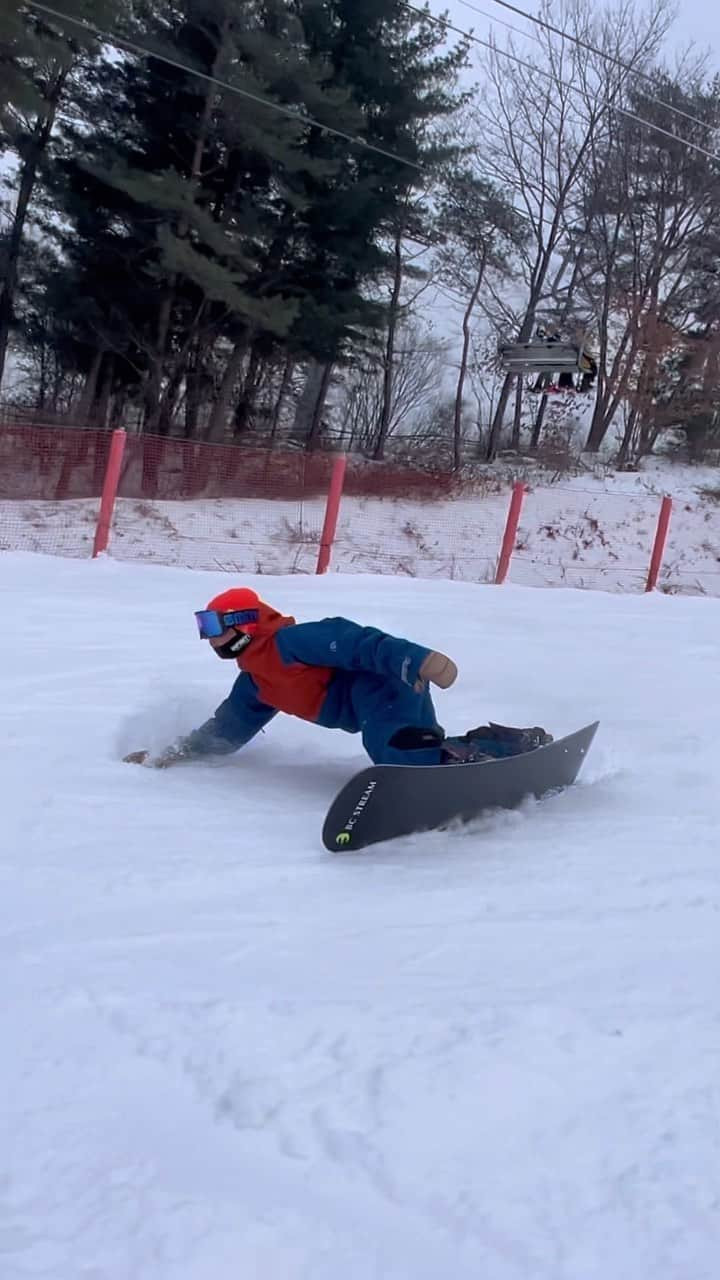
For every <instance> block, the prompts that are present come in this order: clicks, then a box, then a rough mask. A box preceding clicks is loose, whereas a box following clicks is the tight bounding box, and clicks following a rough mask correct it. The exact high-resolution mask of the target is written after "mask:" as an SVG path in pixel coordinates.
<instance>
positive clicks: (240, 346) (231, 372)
mask: <svg viewBox="0 0 720 1280" xmlns="http://www.w3.org/2000/svg"><path fill="white" fill-rule="evenodd" d="M246 351H247V339H246V338H245V337H243V338H240V339H238V341H237V342H236V343H235V346H234V347H233V349H232V352H231V354H230V358H229V360H228V362H227V364H226V366H225V372H224V374H223V376H222V382H221V383H220V389H219V391H218V393H217V396H216V398H215V403H214V405H213V407H212V410H211V413H210V419H209V421H208V424H207V430H206V432H205V439H206V440H209V441H211V442H212V443H213V444H217V443H219V441H221V440H223V439H224V438H225V432H226V428H227V418H228V411H229V408H230V401H231V399H232V395H233V392H234V390H235V385H236V383H237V380H238V378H239V376H240V370H241V368H242V362H243V360H244V359H245V352H246Z"/></svg>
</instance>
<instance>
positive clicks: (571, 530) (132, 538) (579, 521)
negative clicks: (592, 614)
mask: <svg viewBox="0 0 720 1280" xmlns="http://www.w3.org/2000/svg"><path fill="white" fill-rule="evenodd" d="M111 439H112V432H109V431H98V430H83V429H78V428H74V427H70V426H67V425H63V424H58V425H47V426H37V425H32V424H28V423H21V422H8V421H5V422H4V423H3V422H2V420H0V549H5V550H31V551H43V552H49V553H55V554H61V555H73V556H84V555H89V554H91V551H92V546H93V537H94V532H95V525H96V521H97V515H98V509H99V497H100V494H101V492H102V487H103V479H104V476H105V470H106V465H107V461H108V457H109V454H110V443H111ZM335 463H336V458H335V456H334V455H332V454H322V453H315V454H306V453H304V452H302V451H300V450H296V451H295V450H292V449H289V448H285V449H283V450H268V449H261V448H257V447H241V446H237V445H212V444H206V443H200V442H195V441H186V440H179V439H174V438H165V437H157V436H137V435H132V434H130V435H128V436H127V437H126V438H125V449H124V455H123V461H122V467H121V473H120V481H119V497H118V499H117V501H116V505H115V511H114V516H113V521H112V528H111V536H110V553H111V554H112V555H113V556H115V557H117V558H120V559H128V560H131V559H132V560H135V559H139V560H147V561H152V562H155V563H159V564H174V565H183V566H188V567H192V568H222V569H226V570H227V571H229V572H230V571H234V572H238V571H240V572H243V571H245V572H248V571H249V572H259V573H291V572H302V573H312V572H314V570H315V567H316V564H317V558H318V549H319V544H320V538H321V531H322V528H323V520H324V516H325V505H326V499H327V493H328V489H329V485H330V477H331V475H332V472H333V467H334V465H335ZM509 498H510V486H509V484H508V483H507V482H498V483H496V484H494V485H493V483H492V482H489V483H484V482H483V484H480V485H478V484H476V486H475V487H474V488H473V490H472V491H469V492H463V491H462V490H461V488H460V486H459V484H458V481H457V479H455V478H453V477H451V476H448V475H429V474H427V473H419V472H417V471H411V470H409V469H406V468H401V467H398V466H388V465H384V464H382V465H381V464H373V463H368V462H367V461H366V460H363V459H355V458H353V459H350V460H349V462H348V467H347V472H346V476H345V486H344V492H343V498H342V503H341V508H340V518H339V522H338V527H337V534H336V538H335V542H334V546H333V550H332V561H331V564H332V568H333V569H334V570H335V571H338V572H363V573H392V574H406V575H408V576H414V577H441V578H456V579H462V580H466V581H474V582H491V581H493V579H494V576H495V570H496V567H497V563H498V556H499V552H500V546H501V543H502V538H503V532H504V529H505V522H506V518H507V511H508V502H509ZM659 510H660V495H659V494H657V495H656V494H653V493H648V492H646V491H645V490H642V489H640V488H638V490H637V491H635V492H627V491H623V490H621V489H618V491H617V492H612V491H611V492H608V491H607V489H600V488H597V489H593V488H592V487H590V486H587V487H586V488H584V487H582V485H581V484H574V483H573V482H572V481H569V482H566V483H565V484H562V485H548V486H545V487H541V488H535V487H530V490H529V492H528V493H527V494H526V497H525V500H524V505H523V508H522V512H521V517H520V524H519V529H518V535H517V539H516V546H515V550H514V554H513V557H512V561H511V564H510V572H509V581H510V582H512V583H517V584H520V585H533V586H548V585H552V586H568V587H586V588H587V587H590V588H597V589H602V590H611V591H642V590H643V588H644V586H645V583H646V580H647V575H648V568H649V564H650V556H651V552H652V547H653V542H654V538H655V532H656V528H657V518H658V514H659ZM658 585H659V588H660V589H661V590H665V591H688V592H695V593H706V594H712V595H719V594H720V508H718V510H717V514H715V509H714V508H712V507H710V506H708V504H707V503H705V504H703V503H702V502H701V500H700V498H699V497H698V496H697V495H694V496H692V495H691V496H690V497H689V498H688V499H687V500H677V501H675V503H674V507H673V513H672V519H671V523H670V532H669V538H668V542H667V547H666V551H665V556H664V560H663V565H662V569H661V573H660V578H659V582H658Z"/></svg>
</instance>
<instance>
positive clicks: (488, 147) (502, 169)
mask: <svg viewBox="0 0 720 1280" xmlns="http://www.w3.org/2000/svg"><path fill="white" fill-rule="evenodd" d="M545 8H546V11H547V6H545ZM553 16H554V20H555V23H557V26H558V27H562V28H563V30H565V31H567V32H569V34H570V35H571V36H573V37H576V38H577V40H578V41H579V42H580V43H573V42H571V41H566V40H563V39H562V37H561V36H559V35H556V34H555V32H554V31H553V30H550V29H544V28H542V29H541V30H540V31H539V32H538V33H537V43H538V45H539V52H535V51H533V52H532V54H530V55H527V54H521V53H520V52H519V51H518V49H517V47H516V45H515V44H514V42H513V40H512V38H510V39H509V40H508V43H507V45H506V47H505V49H500V48H499V47H497V46H495V47H494V48H493V49H492V51H491V52H490V53H489V55H488V56H487V58H486V59H485V71H486V75H487V86H486V91H485V92H484V94H483V100H482V103H481V105H480V106H478V107H477V108H476V111H475V122H474V127H475V131H476V136H477V145H478V150H479V151H480V154H481V155H482V157H483V166H484V168H485V171H486V172H487V174H488V176H489V177H491V178H492V179H493V180H494V181H495V182H497V183H499V184H500V185H501V186H502V188H503V189H504V190H508V191H511V192H513V193H514V195H515V203H516V207H517V209H518V210H520V211H521V212H522V213H523V215H524V217H525V219H526V220H527V223H528V226H529V230H530V237H529V239H528V241H527V244H526V247H525V248H523V249H522V250H520V252H519V255H518V258H519V263H520V267H521V270H522V275H523V277H524V301H523V304H522V306H521V308H520V323H519V333H518V332H516V333H513V334H512V335H510V336H512V337H513V338H519V340H520V341H527V340H528V339H529V338H530V337H532V334H533V331H534V328H535V324H536V321H537V318H538V315H539V313H540V312H541V311H542V309H543V308H545V309H547V310H548V311H549V312H551V313H552V315H553V316H555V317H557V315H558V313H562V308H563V306H564V305H566V304H567V299H568V287H569V285H570V284H571V283H572V284H573V287H574V284H575V283H576V282H577V276H576V274H575V273H574V270H573V261H574V250H575V245H574V244H573V236H575V237H577V236H578V235H579V237H580V239H582V236H583V234H584V224H583V222H582V217H581V191H582V179H583V175H584V173H585V171H586V167H587V164H588V159H589V155H590V152H591V149H592V147H593V146H594V145H595V146H597V145H598V143H599V139H600V138H601V137H602V136H603V134H604V132H605V131H606V130H607V128H608V123H609V121H610V120H611V118H612V114H613V112H614V110H616V109H617V108H618V107H619V106H620V105H621V104H622V102H623V100H624V95H625V92H626V83H627V81H628V71H627V70H626V68H627V67H629V66H632V67H634V68H637V69H638V70H641V69H642V68H643V67H644V66H645V65H647V63H648V60H649V59H650V58H651V57H652V56H653V55H654V54H655V53H656V51H657V49H658V48H659V46H660V44H661V42H662V39H663V36H664V34H665V32H666V30H667V28H668V26H669V25H670V15H669V12H668V8H667V5H666V0H656V3H655V5H654V7H653V9H652V10H651V11H650V12H649V13H648V14H645V15H642V16H638V15H637V13H636V11H635V8H634V5H633V2H632V0H624V2H621V3H620V4H618V5H616V6H615V7H614V8H612V9H605V10H602V11H600V12H599V13H598V10H597V7H596V6H594V5H592V4H591V3H590V0H564V2H563V4H562V5H561V7H560V12H559V14H558V13H556V12H554V14H553ZM606 55H607V56H606ZM610 59H612V60H610ZM562 264H564V266H563V269H562V270H561V271H559V272H558V266H560V265H562ZM514 376H515V375H511V374H509V375H508V376H507V378H506V379H505V383H504V385H503V388H502V392H501V394H500V397H499V401H498V404H497V407H496V410H495V414H494V417H493V421H492V424H491V429H490V433H489V439H488V447H487V455H488V458H492V457H493V456H494V455H495V453H496V451H497V448H498V444H499V441H500V436H501V432H502V428H503V423H504V417H505V410H506V406H507V402H508V399H509V396H510V392H511V389H512V383H513V378H514ZM518 413H519V410H518V408H516V418H517V416H518ZM516 429H517V424H516Z"/></svg>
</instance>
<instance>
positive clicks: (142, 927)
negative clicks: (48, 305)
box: [0, 554, 720, 1280]
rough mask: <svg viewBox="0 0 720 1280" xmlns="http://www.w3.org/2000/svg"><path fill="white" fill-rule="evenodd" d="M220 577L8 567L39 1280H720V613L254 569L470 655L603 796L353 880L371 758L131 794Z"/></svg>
mask: <svg viewBox="0 0 720 1280" xmlns="http://www.w3.org/2000/svg"><path fill="white" fill-rule="evenodd" d="M227 584H228V580H227V578H224V577H223V576H222V575H220V574H219V573H218V574H211V573H199V572H195V573H193V572H190V571H185V570H180V569H171V568H156V567H150V566H130V565H126V564H118V563H116V562H113V561H110V560H105V561H101V562H96V563H90V562H82V561H64V560H61V559H56V558H54V559H50V558H44V557H40V556H32V555H19V554H7V555H5V556H3V557H0V592H1V597H2V618H3V625H2V628H1V629H0V648H1V657H2V661H1V662H0V680H2V694H1V696H0V714H1V715H2V721H3V724H2V735H1V738H0V741H1V744H2V746H1V749H2V753H3V760H2V796H3V799H2V840H1V842H0V844H1V850H2V852H1V853H0V860H1V861H0V866H1V876H0V898H1V901H2V906H3V910H2V921H1V926H0V927H1V932H2V940H1V942H0V972H1V973H2V987H3V998H2V1002H1V1003H0V1044H2V1055H1V1058H0V1061H1V1063H2V1075H1V1078H0V1109H1V1110H2V1132H1V1133H0V1153H1V1157H0V1159H1V1166H2V1169H1V1176H0V1274H1V1275H2V1277H3V1280H25V1278H27V1277H40V1276H42V1277H43V1280H240V1278H242V1280H338V1278H339V1277H342V1280H381V1278H382V1280H440V1278H441V1277H446V1276H451V1277H453V1278H454V1280H478V1278H479V1277H482V1280H609V1278H612V1280H716V1277H717V1267H718V1261H717V1260H718V1257H719V1256H720V1217H719V1214H718V1188H719V1187H720V1147H719V1144H718V1128H717V1117H718V1115H719V1114H720V1074H719V1073H718V1062H720V1015H719V1014H718V1000H717V990H718V974H719V973H720V928H719V926H718V920H719V917H718V906H719V905H720V890H719V888H718V862H719V860H720V839H719V837H718V824H717V812H718V800H719V794H720V793H719V787H718V783H719V782H720V768H719V760H720V756H719V748H718V724H719V723H720V674H719V667H718V636H719V635H720V601H715V600H704V599H696V598H693V599H683V598H672V597H665V596H656V597H645V596H642V595H626V596H618V595H604V594H599V593H598V594H594V593H592V592H587V591H584V592H572V591H564V590H553V591H542V590H531V589H522V588H515V587H508V588H493V587H477V586H472V585H468V584H462V583H457V582H455V583H452V582H439V581H432V582H423V581H419V580H414V581H413V580H408V579H401V580H393V579H391V578H387V577H383V578H380V577H362V576H353V577H351V578H347V579H345V578H341V577H339V576H329V577H327V578H324V579H314V578H305V577H293V578H279V577H278V578H271V577H266V578H263V579H257V580H255V585H259V587H260V589H261V590H262V592H263V593H264V594H265V595H266V597H267V598H269V599H270V600H271V601H273V602H276V603H277V604H278V605H279V606H280V607H281V608H283V609H286V610H289V611H291V612H294V613H295V615H296V616H297V617H298V618H300V619H309V618H312V617H315V616H318V615H320V616H322V615H325V614H346V615H349V616H351V617H354V618H357V619H360V620H365V621H367V622H371V623H374V624H377V625H380V626H382V627H385V628H387V629H389V630H390V631H393V632H396V633H400V634H406V635H409V636H411V637H412V638H414V639H416V640H419V641H421V642H423V643H425V644H428V645H431V646H437V647H440V648H442V649H444V650H446V651H447V652H448V653H450V654H452V655H453V657H454V658H455V659H456V660H457V661H458V663H459V665H460V671H461V677H460V679H459V681H458V682H457V684H456V686H455V687H454V688H453V689H452V690H450V691H449V692H448V693H446V694H441V695H439V697H438V707H439V709H440V716H441V720H442V722H443V723H444V724H445V725H446V727H447V728H448V729H452V730H463V729H465V728H467V727H468V726H470V725H472V724H474V723H478V722H479V721H482V720H483V719H484V718H486V717H488V716H489V717H492V718H495V719H498V720H500V721H505V722H509V723H518V724H535V723H541V724H545V725H546V726H547V727H548V728H550V729H551V730H553V731H554V732H555V733H556V734H561V733H564V732H567V731H569V730H571V729H574V728H576V727H578V726H579V725H581V724H584V723H585V722H587V721H588V720H591V719H593V718H594V717H596V716H597V717H599V718H600V720H601V728H600V732H599V736H598V738H597V740H596V743H595V746H594V747H593V751H592V754H591V756H590V758H589V759H588V761H587V763H586V766H585V771H584V773H583V775H582V782H581V783H580V784H578V785H577V786H576V787H574V788H573V789H571V790H570V791H568V792H566V793H565V794H563V795H559V796H555V797H552V798H550V799H548V800H546V801H543V802H541V803H539V804H538V803H528V804H527V805H526V807H525V808H524V809H523V810H522V811H521V812H518V813H513V814H504V815H499V816H491V817H488V818H485V819H483V820H482V821H480V822H478V823H476V824H474V825H472V826H470V827H467V828H463V829H460V830H455V831H452V832H449V833H447V832H446V833H432V834H428V835H424V836H419V837H414V838H412V839H408V840H406V841H399V842H397V843H395V844H392V845H389V844H385V845H381V846H378V847H376V848H375V849H373V850H369V851H367V852H365V853H362V854H356V855H354V856H353V855H330V854H327V853H325V852H324V851H323V849H322V847H321V844H320V838H319V837H320V827H321V823H322V817H323V814H324V811H325V808H326V806H327V804H328V803H329V801H330V799H331V797H332V795H333V794H334V793H335V791H336V790H337V789H338V788H339V786H340V785H341V784H342V782H343V781H344V780H345V778H346V777H347V776H348V774H349V773H350V772H351V771H352V770H354V769H356V768H358V767H361V766H362V765H363V763H364V757H363V754H362V750H361V747H360V743H359V740H358V739H357V738H352V737H349V736H347V735H341V734H339V733H330V732H328V731H326V730H320V729H316V728H314V727H313V726H310V725H307V724H303V723H301V722H299V721H294V720H290V719H287V718H284V719H281V718H278V719H277V720H276V721H274V722H273V723H272V724H271V725H270V726H269V728H268V730H267V732H266V733H265V734H264V735H263V736H262V737H261V738H260V739H258V740H257V741H256V742H254V743H253V744H252V745H250V746H249V747H247V748H246V749H245V750H244V751H242V752H240V753H239V754H237V755H236V756H233V757H231V758H229V759H228V758H226V759H223V760H222V761H220V762H218V763H215V764H204V765H185V766H181V767H178V768H176V769H174V770H168V771H166V772H162V771H153V770H149V769H142V768H137V767H133V766H130V765H125V764H123V763H122V762H121V756H122V754H123V753H124V752H126V751H128V750H129V749H131V748H132V747H144V746H147V745H150V746H160V745H161V744H163V743H165V742H166V741H167V740H168V739H170V738H172V737H173V735H174V734H175V733H176V732H177V731H178V730H181V729H186V728H189V727H190V726H191V725H193V724H196V723H199V722H200V720H201V719H203V718H204V717H205V716H206V715H207V714H208V713H209V712H210V711H211V710H212V709H213V708H214V706H215V705H216V704H217V702H219V701H220V699H221V698H222V697H223V695H224V693H225V691H226V689H227V687H228V684H229V681H230V679H231V677H232V671H231V670H228V665H227V664H223V663H220V662H218V661H217V659H216V658H215V657H214V656H213V655H212V654H211V653H210V652H209V651H208V649H207V647H206V646H203V645H202V644H201V643H200V641H199V640H198V639H197V636H196V632H195V627H194V621H193V618H192V611H193V609H194V608H197V607H202V606H203V605H204V604H205V602H206V600H207V598H208V597H209V596H210V595H211V594H212V592H214V591H215V589H216V588H217V587H218V586H220V585H227Z"/></svg>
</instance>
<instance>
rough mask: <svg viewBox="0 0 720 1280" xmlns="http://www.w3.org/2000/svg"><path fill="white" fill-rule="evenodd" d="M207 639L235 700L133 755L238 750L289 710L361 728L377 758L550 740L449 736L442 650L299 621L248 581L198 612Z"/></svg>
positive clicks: (396, 760) (475, 754) (163, 760)
mask: <svg viewBox="0 0 720 1280" xmlns="http://www.w3.org/2000/svg"><path fill="white" fill-rule="evenodd" d="M195 618H196V620H197V624H198V630H199V632H200V636H201V638H202V639H204V640H207V641H208V643H209V644H210V647H211V648H212V649H214V651H215V653H216V654H217V656H218V657H219V658H222V659H225V660H234V661H235V662H236V663H237V665H238V667H239V668H240V675H239V676H238V678H237V679H236V681H235V683H234V685H233V687H232V689H231V691H230V694H229V696H228V697H227V698H226V699H225V701H224V702H222V703H221V704H220V706H219V707H218V708H217V710H216V712H215V714H214V715H213V716H212V717H211V718H210V719H209V720H208V721H207V722H206V723H205V724H203V725H202V726H201V727H200V728H199V729H195V730H194V731H193V732H192V733H190V734H188V735H187V737H185V738H181V739H180V740H179V741H178V742H176V743H174V744H173V745H171V746H169V747H167V748H166V749H165V750H164V751H163V752H161V754H160V755H159V756H157V757H154V758H153V757H151V755H150V753H149V752H148V751H134V752H131V753H130V755H127V756H125V760H126V762H128V763H132V764H148V765H152V766H154V767H156V768H166V767H167V766H169V765H172V764H175V763H177V762H179V761H182V760H188V759H193V758H198V757H202V756H208V755H219V754H224V753H227V752H231V751H236V750H237V749H238V748H239V747H242V746H244V745H245V743H247V742H249V741H250V739H251V738H253V737H254V736H255V735H256V734H257V733H259V732H260V730H261V729H263V728H264V726H265V725H266V724H267V723H268V722H269V721H270V720H271V719H272V718H273V716H275V715H276V714H277V712H278V711H284V712H286V713H287V714H288V715H294V716H298V717H299V718H300V719H301V720H309V721H312V722H314V723H315V724H319V725H322V726H324V727H325V728H328V729H344V730H345V731H346V732H347V733H361V734H362V739H363V745H364V747H365V750H366V751H367V753H368V755H369V756H370V759H371V760H372V761H373V763H375V764H420V765H433V764H462V763H468V762H472V761H477V760H482V759H487V758H488V757H492V758H497V757H499V756H508V755H518V754H520V753H521V752H524V751H529V750H533V749H534V748H535V747H539V746H544V745H545V743H548V742H551V741H552V737H551V735H550V734H548V733H546V732H545V730H544V729H540V728H532V729H512V728H505V727H503V726H501V725H493V724H489V725H486V726H483V727H481V728H478V729H471V730H470V731H469V732H468V733H466V734H463V735H462V736H461V737H450V738H449V737H446V735H445V731H444V730H443V729H442V728H441V727H440V725H439V724H438V722H437V717H436V715H435V708H434V706H433V702H432V698H431V696H430V691H429V688H428V685H429V684H434V685H437V686H438V688H440V689H448V688H449V687H450V685H451V684H453V682H454V681H455V679H456V677H457V667H456V665H455V663H454V662H453V661H452V659H451V658H448V657H446V656H445V654H443V653H438V652H436V651H434V650H431V649H426V648H424V647H423V646H422V645H418V644H413V643H411V641H409V640H403V639H400V638H398V637H396V636H391V635H388V634H386V633H385V632H383V631H379V630H377V629H376V628H375V627H363V626H360V625H359V624H358V623H356V622H351V621H350V620H349V619H347V618H323V619H322V620H320V621H318V622H305V623H299V624H298V623H296V622H295V619H294V618H291V617H286V616H284V615H283V614H281V613H278V612H277V610H276V609H273V608H272V606H271V605H268V604H266V603H265V602H264V601H263V600H261V599H260V598H259V596H258V595H257V593H256V592H255V591H253V590H252V589H251V588H249V587H231V588H230V590H228V591H223V592H222V593H221V594H220V595H218V596H215V597H214V599H212V600H211V601H210V603H209V604H208V606H207V609H203V610H201V611H200V612H199V613H196V614H195Z"/></svg>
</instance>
